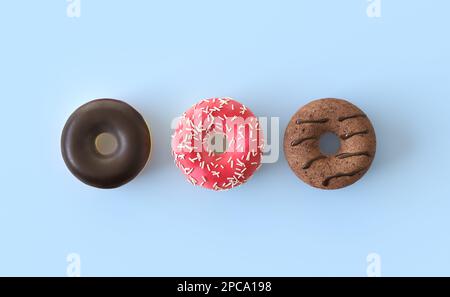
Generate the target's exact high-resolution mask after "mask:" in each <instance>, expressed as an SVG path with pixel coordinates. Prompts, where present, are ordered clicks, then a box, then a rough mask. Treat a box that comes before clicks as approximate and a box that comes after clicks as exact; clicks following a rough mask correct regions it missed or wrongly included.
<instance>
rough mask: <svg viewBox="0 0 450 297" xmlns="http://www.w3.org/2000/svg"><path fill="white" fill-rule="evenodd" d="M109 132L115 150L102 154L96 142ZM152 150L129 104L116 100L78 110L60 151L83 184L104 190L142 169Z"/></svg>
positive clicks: (142, 124) (66, 129)
mask: <svg viewBox="0 0 450 297" xmlns="http://www.w3.org/2000/svg"><path fill="white" fill-rule="evenodd" d="M102 133H110V134H112V135H113V136H114V137H115V138H116V140H117V144H118V145H117V149H116V150H115V151H114V152H113V153H112V154H109V155H103V154H101V153H100V152H99V151H98V150H97V147H96V145H95V140H96V138H97V136H98V135H100V134H102ZM150 151H151V139H150V131H149V129H148V127H147V124H146V123H145V120H144V118H143V117H142V116H141V115H140V114H139V113H138V112H137V111H136V110H135V109H134V108H133V107H131V106H130V105H128V104H127V103H125V102H122V101H119V100H115V99H97V100H94V101H91V102H88V103H86V104H84V105H83V106H81V107H79V108H78V109H77V110H76V111H75V112H74V113H73V114H72V115H71V116H70V118H69V119H68V120H67V123H66V125H65V127H64V129H63V132H62V137H61V152H62V156H63V158H64V162H65V163H66V165H67V167H68V168H69V170H70V171H71V172H72V173H73V175H75V176H76V177H77V178H78V179H80V180H81V181H82V182H84V183H86V184H88V185H90V186H94V187H98V188H103V189H111V188H117V187H120V186H122V185H124V184H126V183H127V182H129V181H131V180H132V179H133V178H135V177H136V176H137V175H138V174H139V172H140V171H141V170H142V169H143V168H144V167H145V165H146V163H147V161H148V159H149V156H150Z"/></svg>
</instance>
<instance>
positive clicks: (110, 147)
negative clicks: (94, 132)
mask: <svg viewBox="0 0 450 297" xmlns="http://www.w3.org/2000/svg"><path fill="white" fill-rule="evenodd" d="M118 146H119V143H118V141H117V138H116V136H114V135H113V134H111V133H101V134H99V135H98V136H97V138H95V148H96V149H97V152H98V153H99V154H101V155H104V156H108V155H111V154H113V153H114V152H115V151H116V150H117V147H118Z"/></svg>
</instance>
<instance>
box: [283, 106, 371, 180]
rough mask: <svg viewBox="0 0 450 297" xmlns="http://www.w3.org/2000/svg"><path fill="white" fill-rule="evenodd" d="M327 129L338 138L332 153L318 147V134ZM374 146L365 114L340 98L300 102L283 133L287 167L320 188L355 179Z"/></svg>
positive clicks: (364, 169)
mask: <svg viewBox="0 0 450 297" xmlns="http://www.w3.org/2000/svg"><path fill="white" fill-rule="evenodd" d="M327 132H331V133H334V134H336V135H337V136H338V137H339V139H340V148H339V150H338V152H337V153H336V154H335V155H331V156H327V155H324V154H323V153H322V152H321V150H320V146H319V140H320V137H321V136H322V135H323V134H325V133H327ZM375 150H376V137H375V131H374V128H373V126H372V124H371V122H370V120H369V118H368V117H367V116H366V114H365V113H363V112H362V111H361V110H360V109H359V108H358V107H356V106H355V105H353V104H351V103H350V102H347V101H345V100H341V99H333V98H327V99H320V100H315V101H312V102H310V103H308V104H307V105H305V106H303V107H302V108H300V110H298V111H297V112H296V113H295V114H294V116H293V117H292V119H291V120H290V122H289V124H288V126H287V128H286V131H285V134H284V153H285V157H286V159H287V161H288V163H289V166H290V167H291V169H292V170H293V171H294V172H295V174H296V175H297V176H298V177H299V178H300V179H301V180H303V181H304V182H305V183H307V184H309V185H311V186H313V187H316V188H321V189H339V188H343V187H346V186H349V185H351V184H353V183H354V182H356V181H357V180H359V179H360V178H361V177H362V176H363V175H364V174H365V173H366V172H367V170H368V169H369V167H370V165H371V164H372V161H373V159H374V157H375Z"/></svg>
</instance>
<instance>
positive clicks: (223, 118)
mask: <svg viewBox="0 0 450 297" xmlns="http://www.w3.org/2000/svg"><path fill="white" fill-rule="evenodd" d="M263 143H264V142H263V137H262V131H261V129H260V125H259V122H258V119H257V118H256V117H255V115H254V114H253V113H252V112H251V111H250V110H249V109H248V108H247V107H245V106H244V105H243V104H241V103H239V102H237V101H235V100H233V99H231V98H212V99H206V100H202V101H200V102H199V103H197V104H195V105H194V106H192V107H191V108H190V109H189V110H187V111H186V112H185V113H184V114H183V115H182V117H181V118H180V120H179V122H178V124H177V127H176V130H175V133H174V134H173V136H172V153H173V156H174V159H175V164H176V165H177V166H178V167H179V168H180V169H181V171H182V172H183V173H184V174H185V175H186V177H187V179H188V180H189V181H190V182H191V183H192V184H194V185H199V186H202V187H205V188H208V189H213V190H228V189H231V188H234V187H236V186H238V185H241V184H243V183H245V182H246V181H247V180H248V179H249V178H250V177H251V176H252V175H253V173H254V172H255V171H256V170H257V169H258V168H259V166H260V164H261V158H262V149H263Z"/></svg>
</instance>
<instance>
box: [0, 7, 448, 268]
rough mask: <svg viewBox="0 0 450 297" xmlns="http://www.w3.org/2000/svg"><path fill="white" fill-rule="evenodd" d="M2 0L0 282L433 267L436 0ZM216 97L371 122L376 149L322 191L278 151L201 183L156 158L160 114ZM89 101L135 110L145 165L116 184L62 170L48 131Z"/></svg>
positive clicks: (164, 127)
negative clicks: (343, 106)
mask: <svg viewBox="0 0 450 297" xmlns="http://www.w3.org/2000/svg"><path fill="white" fill-rule="evenodd" d="M381 2H382V8H381V13H382V15H381V18H369V17H368V16H367V14H366V8H367V6H368V4H369V3H368V2H367V1H366V0H346V1H335V0H320V1H319V0H314V1H313V0H309V1H306V0H303V1H299V0H292V1H275V0H271V1H265V0H246V1H242V0H228V1H211V0H205V1H199V0H190V1H184V0H180V1H175V0H169V1H148V0H141V1H138V0H132V1H111V0H95V1H94V0H89V1H87V0H81V16H80V17H79V18H69V17H68V16H67V15H66V7H67V2H66V1H64V0H60V1H44V0H42V1H3V2H2V4H1V11H0V40H1V43H0V86H1V88H0V102H1V116H0V132H1V145H0V165H1V170H0V175H1V176H0V183H1V187H0V236H1V237H0V238H1V239H0V240H1V241H0V275H18V276H23V275H39V276H46V275H50V276H65V275H66V267H67V265H68V263H67V262H66V257H67V255H68V254H69V253H77V254H79V255H80V257H81V274H82V275H85V276H119V275H125V276H135V275H143V276H174V275H177V276H195V275H201V276H249V275H252V276H328V275H338V276H349V275H350V276H365V275H366V269H367V265H368V263H367V261H366V257H367V255H368V254H369V253H373V252H375V253H377V254H379V255H380V257H381V261H382V262H381V272H382V275H384V276H400V275H401V276H408V275H426V276H432V275H434V276H437V275H450V238H449V234H450V215H449V210H450V209H449V208H450V195H449V194H450V191H449V169H450V161H449V158H448V148H449V147H450V142H449V139H450V137H448V136H449V134H448V133H449V125H450V124H449V111H450V98H449V97H450V95H449V94H450V70H449V69H450V41H449V28H450V18H449V14H450V2H449V1H445V0H435V1H425V0H422V1H412V0H395V1H393V0H382V1H381ZM211 96H231V97H234V98H236V99H238V100H240V101H241V102H243V103H245V104H246V105H248V106H249V107H250V108H251V109H252V111H253V112H254V113H255V114H257V115H259V116H273V117H280V132H281V133H283V132H284V129H285V127H286V124H287V122H288V120H289V119H290V117H291V116H292V114H293V113H294V112H295V111H296V110H297V109H298V108H299V107H300V106H302V105H303V104H305V103H307V102H308V101H310V100H312V99H317V98H322V97H329V96H333V97H338V98H346V99H348V100H351V101H352V102H354V103H355V104H357V105H358V106H359V107H361V108H362V109H363V110H364V111H365V112H366V113H367V114H368V115H369V116H370V118H371V120H372V122H373V124H374V126H375V129H376V132H377V137H378V151H377V157H376V159H375V161H374V164H373V167H372V168H371V170H370V171H369V172H368V174H367V175H366V176H365V177H364V178H363V179H362V180H361V181H360V182H358V183H356V184H355V185H353V186H351V187H348V188H345V189H342V190H338V191H320V190H316V189H313V188H311V187H309V186H307V185H305V184H304V183H302V182H301V181H300V180H298V179H297V178H296V177H295V175H294V174H293V173H292V172H291V170H290V169H289V167H288V165H287V162H286V161H285V159H284V156H283V154H282V153H281V154H280V158H279V161H278V162H276V163H274V164H266V165H265V166H263V167H262V168H261V170H260V171H259V172H257V174H256V175H255V176H254V178H253V179H252V180H251V181H250V182H249V183H248V184H246V185H244V186H242V187H240V188H237V189H234V190H232V191H228V192H221V193H215V192H211V191H206V190H202V189H200V188H197V187H193V186H191V185H190V184H189V183H188V182H186V180H185V179H184V178H183V176H182V175H181V173H180V171H179V170H178V169H177V168H176V167H175V166H174V165H173V161H172V157H171V155H170V150H169V148H170V147H169V140H170V134H171V129H170V122H171V120H172V118H173V117H175V116H177V115H179V114H181V113H182V112H183V111H184V110H185V109H186V108H188V107H189V106H190V105H191V104H192V103H194V102H196V101H197V100H199V99H203V98H206V97H211ZM100 97H111V98H119V99H123V100H126V101H127V102H129V103H130V104H132V105H133V106H135V107H136V108H137V109H138V110H139V111H140V112H141V113H142V114H143V115H144V116H145V118H146V119H147V120H148V122H149V124H150V125H151V128H152V131H153V140H154V151H153V157H152V160H151V162H150V164H149V166H148V167H147V168H146V170H145V171H144V172H143V173H142V174H141V175H140V176H138V177H137V178H136V179H135V180H134V181H133V182H131V183H129V184H127V185H126V186H124V187H122V188H119V189H116V190H106V191H105V190H99V189H95V188H91V187H88V186H85V185H84V184H82V183H80V182H79V181H78V180H77V179H75V178H74V177H73V176H72V175H71V174H70V173H69V171H68V170H67V168H66V167H65V165H64V162H63V161H62V158H61V154H60V149H59V141H60V133H61V130H62V128H63V125H64V123H65V121H66V119H67V117H68V116H69V115H70V114H71V113H72V112H73V110H75V109H76V108H77V107H78V106H79V105H81V104H83V103H85V102H87V101H89V100H91V99H94V98H100Z"/></svg>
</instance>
